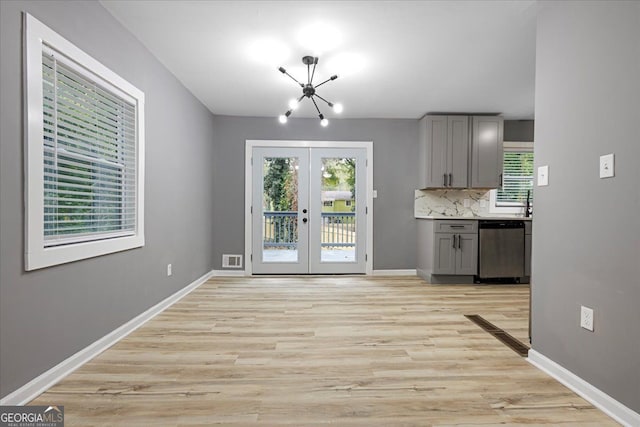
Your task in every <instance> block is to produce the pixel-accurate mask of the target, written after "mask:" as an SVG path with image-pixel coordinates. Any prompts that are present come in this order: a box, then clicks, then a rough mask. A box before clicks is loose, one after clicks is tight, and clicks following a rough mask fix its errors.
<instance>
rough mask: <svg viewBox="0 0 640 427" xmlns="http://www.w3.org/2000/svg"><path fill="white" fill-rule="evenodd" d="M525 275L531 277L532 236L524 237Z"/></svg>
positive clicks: (526, 235)
mask: <svg viewBox="0 0 640 427" xmlns="http://www.w3.org/2000/svg"><path fill="white" fill-rule="evenodd" d="M524 275H525V276H531V234H525V235H524Z"/></svg>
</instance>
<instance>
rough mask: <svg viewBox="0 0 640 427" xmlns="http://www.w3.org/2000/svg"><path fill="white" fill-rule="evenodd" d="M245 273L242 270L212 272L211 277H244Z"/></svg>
mask: <svg viewBox="0 0 640 427" xmlns="http://www.w3.org/2000/svg"><path fill="white" fill-rule="evenodd" d="M246 275H247V273H246V272H245V271H244V270H212V271H211V277H214V276H215V277H244V276H246Z"/></svg>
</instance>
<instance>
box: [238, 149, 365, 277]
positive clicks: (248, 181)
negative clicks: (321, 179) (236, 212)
mask: <svg viewBox="0 0 640 427" xmlns="http://www.w3.org/2000/svg"><path fill="white" fill-rule="evenodd" d="M254 147H296V148H364V149H365V150H366V152H367V162H366V169H367V170H366V173H367V190H366V195H365V201H366V207H367V209H366V210H367V233H366V240H367V241H366V262H365V267H366V274H367V275H372V274H373V141H298V140H256V139H248V140H246V145H245V150H244V154H245V163H244V259H245V263H244V266H245V269H244V273H245V276H251V275H252V274H253V272H252V269H253V265H252V264H253V263H252V262H251V248H252V242H251V235H252V234H251V233H252V228H251V218H252V215H251V203H252V202H251V198H252V195H253V179H252V169H253V166H252V164H251V155H252V153H253V148H254Z"/></svg>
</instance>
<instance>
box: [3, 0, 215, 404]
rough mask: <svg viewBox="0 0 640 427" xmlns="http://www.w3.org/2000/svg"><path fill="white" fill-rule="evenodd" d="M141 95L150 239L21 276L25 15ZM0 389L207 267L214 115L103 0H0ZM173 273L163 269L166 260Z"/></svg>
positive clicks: (111, 326)
mask: <svg viewBox="0 0 640 427" xmlns="http://www.w3.org/2000/svg"><path fill="white" fill-rule="evenodd" d="M23 10H24V11H28V12H30V13H32V14H33V15H34V16H35V17H36V18H38V19H40V20H41V21H43V22H44V23H45V24H46V25H48V26H49V27H51V28H53V29H54V30H55V31H57V32H58V33H59V34H61V35H62V36H63V37H65V38H67V39H68V40H70V41H71V42H72V43H74V44H76V45H77V46H78V47H80V48H81V49H83V50H84V51H85V52H87V53H88V54H90V55H92V56H93V57H94V58H96V59H97V60H99V61H100V62H102V63H103V64H105V65H106V66H107V67H109V68H111V69H112V70H114V71H115V72H116V73H118V74H120V75H121V76H122V77H124V78H125V79H127V80H129V81H130V82H131V83H133V84H134V85H136V86H137V87H138V88H140V89H141V90H142V91H144V92H145V95H146V145H147V151H146V180H145V184H146V192H145V196H146V203H145V207H146V217H145V219H146V227H145V231H146V245H145V246H144V247H143V248H141V249H135V250H130V251H125V252H120V253H117V254H112V255H106V256H101V257H98V258H93V259H89V260H84V261H78V262H74V263H70V264H66V265H60V266H56V267H50V268H45V269H42V270H37V271H33V272H28V273H26V272H25V271H24V268H23V265H24V258H23V252H24V242H23V229H24V222H23V210H22V203H23V188H24V187H23V156H22V151H23V140H22V126H23V116H22V108H23V103H22V92H21V85H22V77H21V60H22V59H21V58H22V56H21V51H22V42H21V40H22V16H21V12H22V11H23ZM0 18H1V21H0V24H1V25H0V30H1V33H0V43H1V45H0V46H1V49H0V51H1V52H2V57H1V59H0V60H1V67H2V69H1V73H0V89H1V90H0V92H1V93H2V96H1V97H0V108H1V115H0V129H1V131H0V159H1V160H0V161H1V163H0V200H1V205H0V251H1V252H0V253H1V257H0V378H1V380H2V381H1V383H0V395H1V396H5V395H7V394H8V393H9V392H11V391H13V390H15V389H17V388H18V387H20V386H22V385H24V384H25V383H27V382H28V381H29V380H31V379H32V378H34V377H36V376H37V375H39V374H41V373H42V372H44V371H46V370H47V369H49V368H51V367H52V366H55V365H56V364H57V363H59V362H60V361H62V360H64V359H65V358H67V357H69V356H71V355H72V354H73V353H75V352H77V351H78V350H80V349H82V348H84V347H85V346H87V345H89V344H91V343H92V342H93V341H95V340H97V339H99V338H100V337H102V336H104V335H105V334H107V333H109V332H111V331H112V330H113V329H115V328H117V327H118V326H120V325H122V324H123V323H125V322H127V321H128V320H130V319H131V318H133V317H135V316H136V315H138V314H139V313H141V312H143V311H144V310H146V309H147V308H149V307H150V306H152V305H154V304H155V303H157V302H159V301H161V300H162V299H164V298H165V297H167V296H169V295H171V294H173V293H174V292H176V291H177V290H179V289H181V288H182V287H184V286H185V285H187V284H189V283H190V282H192V281H193V280H194V279H196V278H197V277H199V276H201V275H202V274H204V273H206V272H208V271H209V270H211V269H212V268H213V265H212V260H213V238H212V235H213V230H212V227H213V221H212V218H213V215H212V213H213V194H212V192H211V191H210V189H211V185H212V182H213V172H212V166H211V158H212V157H213V145H212V142H213V135H214V134H213V116H212V115H211V113H210V112H209V111H208V110H206V109H205V108H204V107H203V106H202V105H201V104H200V103H199V102H198V101H196V99H195V98H194V97H193V96H192V95H191V94H189V92H187V90H186V89H185V88H184V87H182V86H181V84H180V83H179V82H178V81H177V80H176V79H175V78H174V77H173V75H171V74H170V73H169V72H168V71H167V70H166V69H164V68H163V67H162V66H161V65H160V63H159V62H158V61H157V60H156V59H155V58H154V57H153V56H152V55H151V54H150V53H149V52H148V51H147V50H146V49H145V48H144V47H143V46H142V45H141V44H140V43H139V42H138V41H137V40H136V39H135V38H134V37H133V36H132V35H131V34H129V33H128V32H127V31H125V30H124V29H123V27H121V26H120V24H119V23H118V22H117V21H116V20H115V19H114V18H113V17H112V16H111V15H110V14H109V13H108V12H107V11H106V10H105V9H103V8H102V6H101V5H100V4H99V3H98V2H81V1H66V2H65V1H62V2H53V1H44V2H24V1H20V2H13V1H5V0H2V1H0ZM169 262H171V263H173V276H172V277H166V264H167V263H169Z"/></svg>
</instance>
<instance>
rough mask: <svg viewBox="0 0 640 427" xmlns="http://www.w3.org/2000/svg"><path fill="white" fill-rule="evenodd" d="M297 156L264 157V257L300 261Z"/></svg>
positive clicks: (270, 259) (264, 258) (272, 260)
mask: <svg viewBox="0 0 640 427" xmlns="http://www.w3.org/2000/svg"><path fill="white" fill-rule="evenodd" d="M298 169H299V159H298V158H297V157H268V158H266V157H265V158H264V162H263V165H262V170H263V174H262V177H263V186H262V188H263V191H262V261H263V262H297V261H298V258H299V254H298V242H299V238H298Z"/></svg>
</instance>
